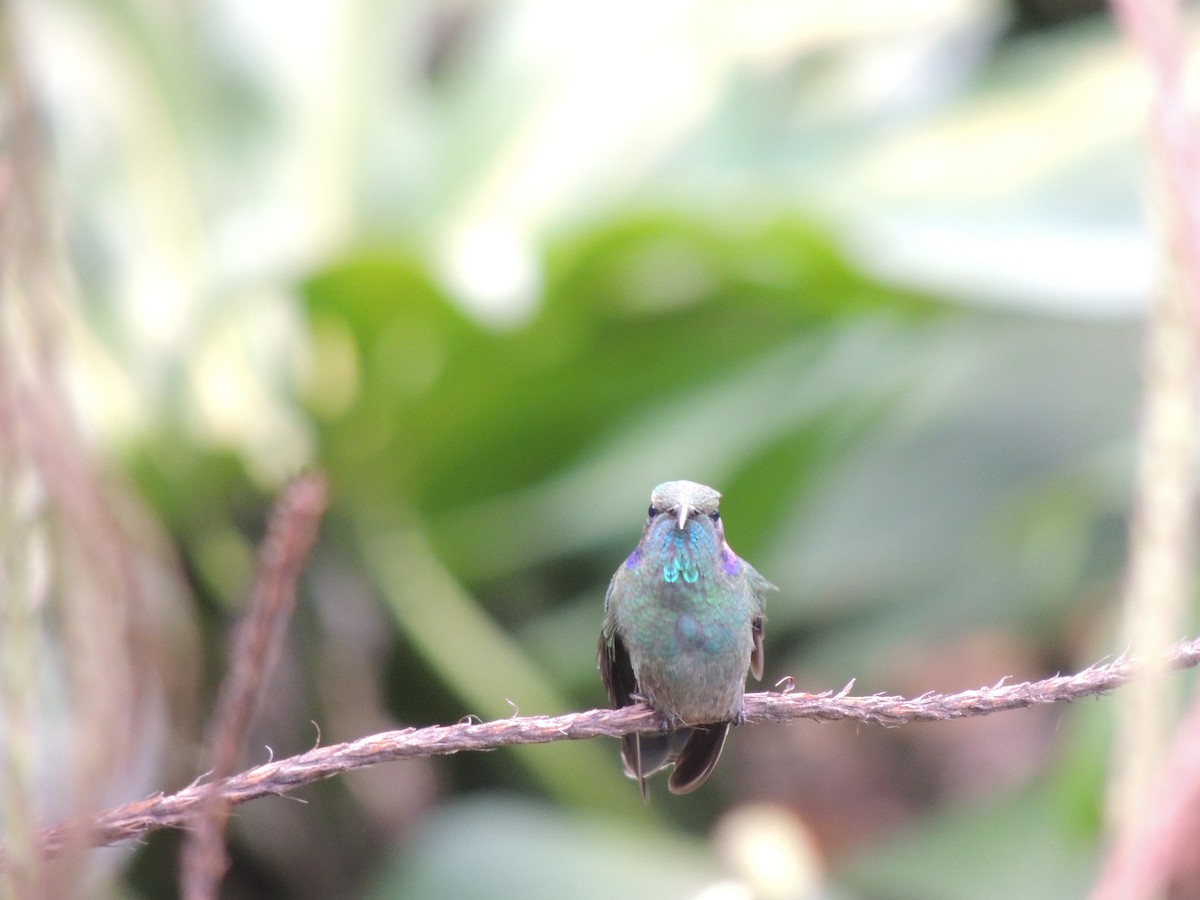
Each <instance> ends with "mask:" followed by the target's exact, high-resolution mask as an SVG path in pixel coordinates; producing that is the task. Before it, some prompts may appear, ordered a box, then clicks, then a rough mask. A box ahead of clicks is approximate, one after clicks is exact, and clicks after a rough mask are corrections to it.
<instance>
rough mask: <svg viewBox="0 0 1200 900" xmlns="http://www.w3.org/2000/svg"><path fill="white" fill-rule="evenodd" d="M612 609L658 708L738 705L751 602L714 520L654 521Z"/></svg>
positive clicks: (711, 711) (692, 712) (719, 714)
mask: <svg viewBox="0 0 1200 900" xmlns="http://www.w3.org/2000/svg"><path fill="white" fill-rule="evenodd" d="M630 562H633V564H634V565H633V567H632V568H631V569H630V570H627V571H626V572H625V573H624V574H625V576H626V577H625V578H624V579H622V580H623V581H624V584H622V586H621V592H620V593H621V595H622V596H621V597H620V601H621V602H620V603H619V604H618V608H617V610H616V613H617V616H616V618H617V622H616V625H617V630H618V631H619V632H620V634H621V638H622V640H623V641H624V643H625V646H626V649H627V651H628V653H629V658H630V662H631V664H632V666H633V670H634V675H635V677H636V679H637V682H638V687H639V690H640V691H641V693H642V694H643V695H644V696H645V697H646V699H647V700H648V701H649V702H650V703H651V705H653V706H654V707H655V708H656V709H658V710H659V712H661V713H664V714H666V715H669V716H673V717H675V718H676V719H678V720H680V721H682V722H685V723H688V724H698V723H704V722H717V721H726V720H729V719H732V718H735V717H736V716H737V715H738V713H739V712H740V711H741V706H742V694H743V691H744V688H745V680H746V672H747V668H748V666H749V661H750V652H751V647H752V643H753V638H752V633H751V620H752V618H753V616H754V610H755V601H754V598H753V596H752V593H751V590H750V587H749V585H748V583H747V581H746V578H745V576H744V574H743V573H742V571H741V566H740V565H737V563H740V560H737V557H736V556H733V554H732V552H731V551H728V550H727V548H726V547H725V543H724V540H723V539H721V536H720V535H719V534H718V533H717V530H716V526H715V525H714V524H713V523H712V522H711V521H709V520H707V519H700V520H692V521H689V522H688V523H687V525H686V527H685V528H684V529H679V528H678V527H677V526H676V524H675V522H674V521H672V520H671V519H670V518H669V517H664V518H663V519H662V520H660V521H659V522H657V523H654V525H653V526H652V528H651V529H650V531H649V533H647V535H646V536H645V540H644V542H643V552H642V553H641V554H638V558H636V559H635V558H634V557H631V558H630Z"/></svg>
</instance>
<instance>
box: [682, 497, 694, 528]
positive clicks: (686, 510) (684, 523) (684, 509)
mask: <svg viewBox="0 0 1200 900" xmlns="http://www.w3.org/2000/svg"><path fill="white" fill-rule="evenodd" d="M691 511H692V509H691V507H690V506H688V505H687V504H686V503H681V504H679V530H680V531H683V529H685V528H686V527H687V520H688V513H690V512H691Z"/></svg>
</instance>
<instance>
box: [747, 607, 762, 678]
mask: <svg viewBox="0 0 1200 900" xmlns="http://www.w3.org/2000/svg"><path fill="white" fill-rule="evenodd" d="M763 621H764V617H763V616H755V617H754V621H753V622H751V623H750V635H751V638H752V639H753V641H754V645H753V646H752V647H751V648H750V674H751V675H753V676H754V680H755V681H762V676H763V661H764V660H763Z"/></svg>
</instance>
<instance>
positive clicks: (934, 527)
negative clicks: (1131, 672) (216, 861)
mask: <svg viewBox="0 0 1200 900" xmlns="http://www.w3.org/2000/svg"><path fill="white" fill-rule="evenodd" d="M7 15H8V21H7V26H8V42H9V46H8V50H7V54H8V57H9V62H8V63H7V65H8V66H9V67H10V74H12V73H13V72H15V73H17V75H19V77H20V78H21V79H22V80H23V83H24V85H25V87H26V89H27V92H28V95H29V97H30V99H31V104H32V107H33V108H34V109H35V110H36V113H37V120H38V122H39V125H40V127H41V128H42V129H44V134H45V136H46V144H45V147H46V153H45V155H44V157H42V158H41V165H42V167H43V169H42V172H41V173H40V174H41V177H42V178H43V179H44V182H45V184H46V185H47V186H48V190H47V192H46V196H47V205H48V208H49V209H50V210H51V211H52V213H53V215H52V217H51V219H52V225H51V226H49V227H48V230H47V235H49V237H47V238H46V240H47V241H48V242H49V243H50V244H51V246H52V247H53V248H56V253H57V256H56V257H55V258H56V259H58V260H59V262H60V265H59V266H58V268H57V270H56V271H57V273H58V279H59V281H58V283H59V285H60V289H61V292H62V294H63V296H65V297H66V298H68V299H69V300H70V306H71V308H73V309H74V310H75V312H74V313H73V315H75V316H77V318H73V319H70V322H71V324H70V327H67V328H65V329H63V330H62V332H61V333H60V334H59V335H58V339H59V340H60V341H61V342H62V346H63V351H62V366H61V371H62V375H63V378H64V379H65V383H66V384H67V387H68V389H69V395H70V397H71V398H72V401H73V403H74V409H75V410H77V412H76V416H77V418H78V421H79V423H80V430H81V433H82V434H83V435H84V439H85V443H86V446H87V447H88V448H89V450H88V452H89V453H90V454H91V455H93V456H94V458H96V459H100V460H104V461H105V462H104V465H105V466H106V467H107V469H108V475H107V476H106V479H107V481H108V483H109V484H110V487H109V489H108V490H109V491H110V492H117V493H119V495H120V496H121V497H123V498H124V500H123V501H122V502H123V503H127V504H130V505H133V506H138V507H142V506H144V510H143V515H144V521H146V522H157V523H159V524H158V525H157V526H154V527H150V526H146V527H145V528H143V529H142V530H140V531H138V530H135V534H134V535H133V537H132V538H131V540H132V541H133V543H134V544H135V545H137V546H139V547H141V548H143V550H145V548H146V547H147V546H150V545H153V546H154V547H155V548H156V549H155V550H154V555H155V558H156V559H157V560H158V561H159V566H160V568H159V570H158V572H159V574H158V576H157V577H158V578H159V579H160V581H159V582H158V583H159V584H160V586H161V585H169V588H163V589H161V590H156V591H153V592H150V596H151V598H152V599H151V601H150V602H153V603H155V604H160V605H161V606H162V607H163V608H160V609H159V610H158V612H156V613H155V614H154V616H155V617H154V621H155V622H162V623H171V624H163V625H162V626H161V628H160V630H159V639H160V640H161V643H159V644H157V645H156V646H157V647H158V650H157V653H158V656H157V660H158V663H157V665H158V668H157V669H154V670H153V671H155V672H159V671H160V670H161V671H164V672H166V673H167V674H162V675H155V676H154V677H153V679H150V680H152V681H154V682H156V683H157V682H158V681H159V680H162V682H163V687H162V697H160V698H159V699H158V700H157V701H155V702H153V703H147V704H145V708H144V710H143V714H142V715H141V717H140V718H138V719H137V721H136V727H135V730H134V735H135V740H134V743H135V744H136V745H137V748H136V752H135V753H133V757H134V759H135V760H136V764H135V763H129V764H127V765H124V766H123V767H118V768H116V769H114V770H112V771H110V772H109V773H108V776H107V777H108V781H107V782H106V783H104V784H102V785H95V786H94V794H93V796H94V797H101V798H103V800H104V801H106V802H113V803H116V802H126V801H129V800H133V799H136V798H139V797H141V796H143V795H145V794H146V793H148V792H149V791H151V790H154V789H164V790H171V789H174V788H177V787H179V786H182V785H184V784H186V783H187V782H189V781H190V780H191V779H192V778H193V777H194V776H195V774H196V772H197V771H198V765H199V760H200V756H199V752H198V747H199V741H200V737H201V735H202V730H203V724H204V722H205V720H206V716H207V712H208V710H209V709H210V708H211V704H212V699H213V695H214V693H215V688H216V685H217V683H218V682H219V679H220V677H221V675H222V674H223V672H224V669H225V662H226V653H227V651H228V646H229V644H228V635H229V632H230V628H231V625H232V623H233V622H234V621H235V620H236V617H237V615H238V612H239V609H240V608H241V605H242V604H243V602H244V600H245V597H246V595H247V591H248V589H249V585H250V583H251V579H252V575H253V566H254V552H255V545H256V541H257V540H258V538H259V537H260V536H261V534H262V529H263V520H264V517H265V515H266V510H267V507H268V504H269V502H270V499H271V497H272V496H273V494H274V493H275V492H276V491H277V490H278V488H279V486H280V485H281V484H282V483H283V482H284V481H285V480H286V479H287V478H288V477H289V476H291V475H293V474H294V473H296V472H298V471H300V470H302V469H303V468H305V467H309V466H316V467H320V468H322V469H324V470H325V471H326V472H328V473H329V475H330V478H331V484H332V507H331V510H330V512H329V514H328V516H327V519H326V521H325V523H324V526H323V529H322V537H321V540H320V543H319V546H318V549H317V552H316V554H315V558H314V559H313V561H312V565H311V567H310V570H309V572H308V574H307V576H306V578H305V581H304V593H303V597H302V600H301V606H300V609H299V612H298V614H297V618H296V620H295V621H294V623H293V628H292V631H291V634H290V637H289V643H288V647H287V650H286V652H285V654H284V658H283V659H282V660H281V664H280V667H279V669H278V671H277V673H276V675H275V677H274V679H273V682H272V685H271V688H270V702H269V704H268V706H267V708H266V709H265V710H264V711H263V715H262V719H261V721H260V723H259V725H258V726H257V730H256V733H255V736H254V740H253V741H252V744H251V751H250V758H249V759H248V760H247V763H250V762H258V761H262V760H264V759H265V758H266V757H267V755H268V753H269V752H273V753H274V754H275V756H277V757H278V756H281V755H284V754H290V753H294V752H299V751H302V750H304V749H307V748H308V747H310V746H312V745H313V743H314V742H315V741H317V740H318V738H319V739H320V740H321V741H322V742H324V743H332V742H336V741H340V740H346V739H350V738H354V737H358V736H362V735H364V734H367V733H370V732H373V731H377V730H382V729H386V728H392V727H398V726H401V725H424V724H433V723H446V722H453V721H456V720H459V719H461V718H463V717H464V716H467V715H474V716H479V717H483V718H491V717H502V716H507V715H510V714H512V712H513V710H514V708H515V709H517V710H519V711H520V712H521V713H522V714H535V713H536V714H542V713H545V714H553V713H560V712H565V711H570V710H574V709H583V708H589V707H592V706H595V705H600V704H601V703H603V701H604V698H603V692H602V689H601V685H600V682H599V678H598V675H597V673H596V670H595V642H596V637H597V632H598V628H599V623H600V618H601V613H602V605H603V593H604V589H605V587H606V585H607V582H608V578H609V577H610V575H611V573H612V571H613V570H614V569H615V568H616V566H617V565H618V564H619V563H620V562H621V560H623V558H624V556H625V554H626V553H627V552H628V550H629V549H630V548H631V547H632V545H633V544H634V542H635V541H636V540H637V537H638V535H639V533H640V528H641V524H642V520H643V516H644V509H645V503H646V498H647V497H648V494H649V491H650V489H651V488H652V487H653V486H654V485H655V484H657V483H659V482H661V481H664V480H668V479H673V478H688V479H694V480H698V481H703V482H706V483H709V484H712V485H714V486H715V487H717V488H718V489H719V490H721V491H722V492H723V493H724V496H725V499H724V503H723V515H724V520H725V522H726V527H727V532H728V535H729V539H730V543H731V544H732V546H733V547H734V548H735V549H736V550H737V551H738V552H739V553H740V554H741V555H743V556H745V557H746V558H748V559H749V560H751V561H752V562H753V563H754V564H755V566H756V567H757V568H759V569H760V570H761V571H762V572H763V573H764V574H765V575H766V576H767V577H769V578H770V579H771V580H772V581H774V582H775V583H776V584H778V585H779V586H780V588H781V590H780V592H779V593H778V594H777V595H772V597H771V598H770V606H769V609H768V613H769V623H768V631H767V677H766V679H765V683H766V684H767V685H770V684H773V683H774V682H775V681H776V680H778V679H781V678H783V677H785V676H789V675H790V676H793V677H794V678H795V680H796V684H797V687H798V688H799V689H801V690H811V691H820V690H826V689H831V688H833V689H837V688H841V687H842V686H843V685H845V684H846V683H847V682H849V681H850V680H851V679H855V680H856V682H855V690H856V691H858V692H865V693H869V692H874V691H889V692H902V693H911V694H918V693H921V692H923V691H929V690H956V689H963V688H968V687H978V686H980V685H983V684H994V683H996V682H997V681H998V680H999V679H1001V678H1002V677H1005V676H1007V677H1011V678H1014V679H1026V678H1034V677H1039V676H1043V675H1047V674H1051V673H1053V672H1055V671H1066V670H1070V669H1073V668H1077V667H1080V666H1082V665H1085V664H1087V663H1089V662H1092V661H1094V660H1095V659H1097V658H1100V657H1102V656H1104V655H1106V654H1111V653H1114V652H1118V651H1119V650H1120V649H1121V648H1120V647H1119V646H1116V645H1115V643H1116V638H1115V630H1116V629H1115V625H1116V619H1117V616H1116V609H1115V602H1114V596H1115V593H1116V591H1115V586H1116V583H1117V579H1118V578H1119V574H1120V570H1121V566H1122V562H1123V558H1124V552H1125V513H1126V509H1127V506H1128V499H1129V498H1128V494H1129V485H1130V480H1131V472H1132V469H1133V459H1134V456H1133V450H1134V446H1135V433H1136V427H1135V426H1136V417H1137V398H1138V392H1139V375H1138V359H1139V347H1140V337H1139V336H1140V319H1141V316H1142V312H1143V304H1144V298H1145V297H1146V295H1147V294H1148V293H1149V291H1150V290H1151V287H1152V285H1153V284H1154V279H1155V263H1154V259H1155V257H1154V253H1153V250H1152V244H1151V241H1150V238H1149V236H1148V229H1147V228H1146V227H1145V225H1144V223H1143V222H1142V213H1141V201H1140V194H1141V178H1142V176H1141V171H1142V167H1143V159H1142V155H1143V151H1142V149H1141V133H1142V120H1143V116H1144V111H1145V96H1144V92H1143V90H1142V87H1141V84H1140V82H1139V80H1138V77H1137V72H1136V68H1135V66H1134V64H1133V61H1132V60H1131V59H1130V58H1129V57H1128V54H1127V53H1126V51H1125V50H1124V48H1123V47H1122V45H1121V43H1120V41H1119V39H1118V37H1117V35H1116V34H1115V32H1114V30H1113V27H1112V25H1111V22H1110V21H1109V19H1108V18H1107V16H1106V14H1105V12H1104V10H1103V9H1102V8H1101V5H1100V4H1098V3H1090V2H1082V0H1022V2H1016V0H1014V2H1010V3H1003V2H1000V0H992V2H978V0H918V2H909V3H904V4H894V3H883V2H878V0H849V2H844V3H840V4H817V3H797V2H780V0H752V2H726V0H662V2H657V3H633V2H626V0H609V2H607V3H573V4H562V3H555V2H553V0H514V2H507V3H489V2H483V0H413V2H406V3H401V2H381V0H337V2H334V0H327V2H316V3H308V4H285V3H282V2H256V3H244V2H238V0H213V2H207V3H166V2H162V0H157V2H156V0H39V2H25V3H17V4H14V5H13V6H12V7H10V9H9V11H8V13H7ZM2 352H5V348H3V347H0V353H2ZM111 495H112V494H111V493H110V496H111ZM134 498H136V500H135V499H134ZM158 528H161V529H162V531H161V533H160V532H159V531H158V530H157V529H158ZM155 535H157V536H155ZM147 552H148V551H147ZM168 597H169V598H173V599H172V601H171V607H170V613H169V614H168V613H167V612H165V611H164V609H165V605H166V604H167V598H168ZM110 602H116V601H112V598H110ZM48 627H49V628H50V630H51V633H53V623H50V625H49V626H48ZM163 634H168V635H173V636H174V637H172V638H171V639H169V640H164V639H162V635H163ZM50 645H51V646H50V648H49V649H47V650H45V651H44V653H43V659H44V665H45V666H46V668H47V669H48V670H51V671H52V670H54V668H55V666H56V664H58V663H61V662H62V660H61V658H60V654H62V655H66V656H69V655H70V653H71V652H72V650H71V644H70V640H69V639H64V641H63V643H61V644H60V643H57V642H55V641H54V640H51V641H50ZM31 677H32V676H31ZM146 677H147V679H149V676H146ZM54 696H58V695H57V694H53V695H52V696H51V697H50V699H46V700H44V701H43V707H42V708H43V714H42V718H43V721H42V725H41V728H42V736H43V737H44V738H45V736H46V735H52V734H54V733H55V725H54V723H55V721H56V719H57V717H58V716H59V710H60V708H65V707H64V703H65V701H62V700H61V699H60V700H57V701H56V700H54V699H53V697H54ZM76 699H77V701H79V698H76ZM82 702H83V703H85V704H86V703H87V702H88V701H87V698H86V696H85V697H84V698H83V700H82ZM69 705H70V704H66V706H69ZM9 708H10V710H11V709H12V708H14V707H13V704H12V701H11V700H10V701H9ZM62 715H66V713H65V712H63V713H62ZM1110 715H1111V711H1110V709H1109V704H1108V703H1106V702H1104V701H1101V702H1097V703H1086V704H1080V705H1078V706H1074V707H1071V708H1069V709H1058V708H1054V709H1042V710H1028V711H1020V712H1013V713H1007V714H1004V715H1001V716H996V717H992V718H989V719H986V720H982V719H980V720H971V721H965V722H960V723H952V724H944V725H921V726H914V727H907V728H903V729H896V730H891V731H884V730H881V729H859V728H855V727H853V726H843V725H834V724H826V725H822V726H818V725H814V724H811V723H800V724H796V725H792V726H790V727H756V728H753V729H739V730H738V731H737V732H736V733H735V734H734V736H733V739H732V740H731V743H730V746H729V748H728V750H727V753H726V758H725V759H724V760H723V762H722V765H721V767H720V768H719V769H718V772H717V774H716V775H715V776H714V779H713V780H712V782H710V784H709V785H707V786H706V788H705V789H704V790H703V791H701V792H699V793H698V794H695V795H691V796H687V797H682V798H676V797H670V796H667V795H666V793H665V791H664V790H662V789H661V787H659V789H657V790H656V791H655V794H654V797H653V802H652V803H651V804H650V805H649V806H643V805H642V804H641V802H640V801H639V800H638V797H637V791H636V789H635V787H634V786H633V785H632V784H631V783H628V782H626V781H625V780H624V779H623V777H622V776H621V774H620V767H619V762H618V755H617V746H616V743H615V742H590V743H577V744H576V743H559V744H553V745H549V746H539V747H526V748H517V749H513V750H505V751H499V752H495V753H488V754H470V755H467V756H463V757H454V758H441V759H435V760H424V761H417V762H411V763H407V764H403V765H400V764H396V765H392V766H387V767H380V768H377V769H372V770H368V771H362V772H357V773H352V774H350V775H347V776H345V777H342V778H338V779H335V780H333V781H331V782H328V783H325V784H322V785H319V786H316V787H314V788H312V789H309V790H306V791H303V792H302V796H303V799H304V800H305V801H306V802H305V803H303V804H299V803H296V802H294V801H291V800H287V799H266V800H260V801H257V802H255V803H253V804H251V805H249V806H247V807H244V808H242V809H241V810H239V812H238V813H237V815H236V816H235V818H234V820H233V823H232V828H231V833H230V842H231V853H232V857H233V867H232V870H231V872H230V874H229V876H228V878H227V880H226V885H225V891H226V896H228V897H231V898H240V897H267V896H270V897H297V898H308V897H334V896H337V897H367V898H385V897H387V898H391V897H405V898H407V897H422V898H437V897H446V898H451V897H455V898H457V897H467V896H475V897H484V896H486V897H506V896H513V897H517V896H520V897H525V898H528V897H558V896H563V893H564V891H565V890H567V888H565V887H564V886H569V893H570V895H571V896H580V897H587V896H597V897H600V896H619V895H624V896H655V897H662V898H666V897H701V896H703V897H705V898H725V897H730V898H734V897H737V898H741V897H752V896H753V897H818V896H820V897H847V898H852V897H862V898H868V897H888V898H890V897H894V898H904V897H926V898H959V897H980V898H984V897H1013V896H1023V897H1028V898H1039V897H1046V898H1061V897H1068V896H1078V895H1079V894H1080V893H1081V892H1082V891H1083V890H1084V889H1085V888H1086V886H1087V885H1088V884H1089V883H1090V881H1091V879H1092V878H1093V876H1094V870H1095V866H1096V863H1097V859H1098V850H1099V847H1100V840H1101V830H1100V828H1101V826H1100V815H1101V808H1102V805H1103V790H1104V788H1103V784H1104V775H1105V770H1104V766H1105V759H1106V755H1107V752H1108V751H1107V735H1108V731H1109V727H1110V726H1109V719H1110ZM45 739H46V740H47V741H49V738H45ZM267 746H269V748H270V750H269V751H268V749H267ZM34 768H35V769H36V768H37V767H36V765H35V766H34ZM43 774H44V773H43ZM38 782H39V784H40V788H39V789H40V791H41V794H40V795H39V796H40V799H39V801H38V802H39V804H40V807H39V808H40V809H41V810H42V815H44V816H47V817H52V813H53V811H62V810H63V809H68V808H70V801H69V800H66V799H64V798H63V797H62V796H61V794H62V792H63V791H64V790H65V788H64V787H63V785H62V784H59V783H57V782H56V781H55V780H54V779H50V778H39V779H38ZM8 827H9V829H10V830H11V829H12V827H13V819H12V814H11V811H10V813H9V819H8ZM177 846H178V836H177V835H175V834H170V833H162V834H156V835H154V836H152V837H151V838H150V839H149V840H148V841H147V842H146V844H145V845H143V846H137V847H125V848H121V849H119V850H115V851H104V852H103V853H98V854H93V855H92V857H90V858H89V859H88V863H87V865H86V866H85V867H84V875H82V876H81V877H85V878H87V879H90V880H89V881H88V882H87V883H89V884H91V885H92V886H93V890H94V891H95V893H94V894H92V895H93V896H102V895H106V896H113V897H165V896H172V894H173V892H174V890H175V887H174V879H175V853H176V850H177Z"/></svg>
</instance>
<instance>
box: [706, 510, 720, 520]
mask: <svg viewBox="0 0 1200 900" xmlns="http://www.w3.org/2000/svg"><path fill="white" fill-rule="evenodd" d="M708 517H709V518H710V519H712V520H713V521H714V522H720V521H721V511H720V510H719V509H714V510H713V511H712V512H710V513H709V514H708Z"/></svg>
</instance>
